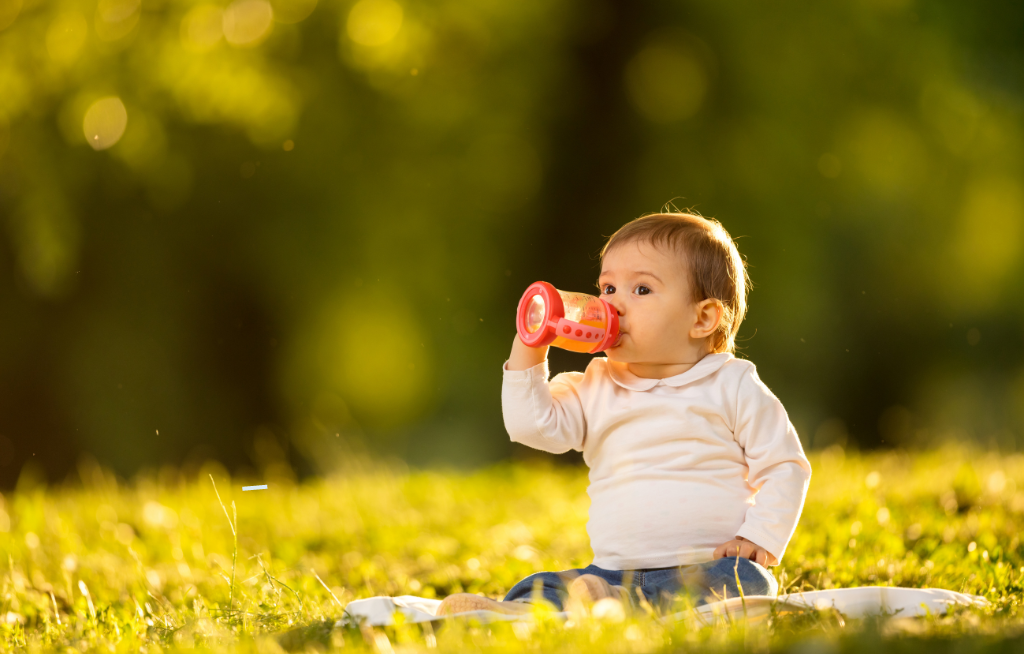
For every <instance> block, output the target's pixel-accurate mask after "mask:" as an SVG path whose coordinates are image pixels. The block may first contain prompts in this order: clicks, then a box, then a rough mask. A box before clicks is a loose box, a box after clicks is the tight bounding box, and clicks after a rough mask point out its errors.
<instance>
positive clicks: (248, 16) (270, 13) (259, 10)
mask: <svg viewBox="0 0 1024 654" xmlns="http://www.w3.org/2000/svg"><path fill="white" fill-rule="evenodd" d="M273 22H274V10H273V8H271V6H270V3H269V2H267V1H266V0H238V1H237V2H233V3H231V4H230V5H228V8H227V9H225V10H224V38H225V39H227V41H228V43H230V44H231V45H234V46H238V47H253V46H257V45H259V44H260V43H262V42H263V40H264V39H266V38H267V36H269V35H270V27H271V25H273Z"/></svg>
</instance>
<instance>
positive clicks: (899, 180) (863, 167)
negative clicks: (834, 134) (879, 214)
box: [848, 109, 928, 197]
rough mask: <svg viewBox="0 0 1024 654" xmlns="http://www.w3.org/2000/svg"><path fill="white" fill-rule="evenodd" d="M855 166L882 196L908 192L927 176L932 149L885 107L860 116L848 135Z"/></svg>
mask: <svg viewBox="0 0 1024 654" xmlns="http://www.w3.org/2000/svg"><path fill="white" fill-rule="evenodd" d="M848 140H849V146H848V148H849V150H850V154H851V155H852V163H853V164H854V166H853V167H852V168H853V169H856V170H857V171H859V172H860V174H861V176H862V178H863V180H864V181H865V182H866V183H867V185H868V187H869V188H871V189H872V190H874V191H875V192H876V193H878V194H879V195H880V196H882V197H899V196H901V195H906V194H908V193H910V192H912V191H914V190H915V189H917V188H918V187H920V185H921V184H922V182H923V181H924V180H925V179H926V178H927V172H928V153H927V151H926V150H925V148H924V145H923V144H922V143H921V138H920V136H919V135H918V133H917V131H916V130H915V129H914V127H912V126H911V125H908V124H906V123H905V122H904V121H903V120H901V119H900V118H899V117H897V116H896V115H894V114H893V113H891V112H889V111H888V110H885V109H870V110H867V111H865V112H863V113H862V114H861V115H860V116H858V117H857V118H856V120H855V121H854V124H853V125H852V127H851V128H850V134H849V136H848Z"/></svg>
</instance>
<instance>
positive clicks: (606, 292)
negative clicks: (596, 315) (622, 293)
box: [601, 284, 615, 295]
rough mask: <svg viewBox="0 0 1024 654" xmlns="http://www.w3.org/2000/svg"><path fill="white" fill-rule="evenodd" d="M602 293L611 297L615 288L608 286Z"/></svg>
mask: <svg viewBox="0 0 1024 654" xmlns="http://www.w3.org/2000/svg"><path fill="white" fill-rule="evenodd" d="M601 292H602V293H604V294H605V295H611V294H612V293H614V292H615V287H614V286H612V285H611V284H606V285H605V286H604V288H602V289H601Z"/></svg>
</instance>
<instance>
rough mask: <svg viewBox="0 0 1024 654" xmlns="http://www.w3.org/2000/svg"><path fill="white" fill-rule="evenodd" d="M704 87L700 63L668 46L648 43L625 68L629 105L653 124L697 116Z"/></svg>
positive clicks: (705, 82)
mask: <svg viewBox="0 0 1024 654" xmlns="http://www.w3.org/2000/svg"><path fill="white" fill-rule="evenodd" d="M707 86H708V82H707V76H706V74H705V72H704V70H703V68H702V66H701V65H700V63H698V62H697V60H696V59H695V58H694V57H693V56H692V55H691V54H690V53H689V52H687V51H686V50H685V49H684V48H682V47H680V46H678V45H675V44H672V43H667V42H655V43H652V44H650V45H648V46H647V47H645V48H644V49H643V50H641V51H640V52H639V53H638V54H637V55H636V56H635V57H633V59H632V60H631V61H630V62H629V64H628V65H627V66H626V87H627V89H628V91H629V97H630V99H631V100H632V101H633V105H634V106H635V107H636V109H637V110H638V111H639V112H640V113H641V114H642V115H643V116H644V117H646V118H647V119H648V120H651V121H652V122H656V123H672V122H676V121H679V120H683V119H685V118H689V117H690V116H692V115H694V114H695V113H697V110H698V109H700V107H701V104H702V103H703V102H704V96H705V95H706V94H707Z"/></svg>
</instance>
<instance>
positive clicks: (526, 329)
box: [516, 282, 619, 354]
mask: <svg viewBox="0 0 1024 654" xmlns="http://www.w3.org/2000/svg"><path fill="white" fill-rule="evenodd" d="M516 331H518V332H519V338H520V339H522V341H523V343H525V344H527V345H529V346H530V347H541V346H543V345H554V346H555V347H560V348H562V349H564V350H572V351H573V352H590V353H591V354H597V353H598V352H603V351H605V350H607V349H608V348H610V347H611V346H612V345H614V344H615V341H617V340H618V338H619V313H618V311H616V310H615V307H613V306H612V305H611V304H609V303H608V302H607V301H606V300H604V299H602V298H599V297H594V296H593V295H587V294H586V293H567V292H565V291H559V290H558V289H556V288H555V287H554V286H552V285H551V284H548V283H547V282H535V283H533V284H530V287H529V288H528V289H526V292H525V293H523V297H522V299H520V300H519V311H518V312H517V313H516Z"/></svg>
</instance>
